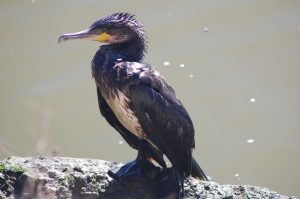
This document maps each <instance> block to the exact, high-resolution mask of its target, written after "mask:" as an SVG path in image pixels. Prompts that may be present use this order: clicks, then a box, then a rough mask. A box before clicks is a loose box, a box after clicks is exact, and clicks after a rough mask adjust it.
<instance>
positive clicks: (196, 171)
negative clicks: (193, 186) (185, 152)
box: [191, 158, 209, 181]
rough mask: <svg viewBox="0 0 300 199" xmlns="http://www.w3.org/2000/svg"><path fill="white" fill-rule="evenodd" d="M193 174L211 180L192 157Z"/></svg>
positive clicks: (195, 176)
mask: <svg viewBox="0 0 300 199" xmlns="http://www.w3.org/2000/svg"><path fill="white" fill-rule="evenodd" d="M191 176H192V177H194V178H198V179H200V180H204V181H209V179H208V177H207V176H206V175H205V173H204V171H203V170H202V169H201V167H200V166H199V165H198V163H197V162H196V160H195V159H194V158H192V172H191Z"/></svg>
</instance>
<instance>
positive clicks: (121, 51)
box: [106, 38, 146, 62]
mask: <svg viewBox="0 0 300 199" xmlns="http://www.w3.org/2000/svg"><path fill="white" fill-rule="evenodd" d="M106 48H108V49H109V50H110V51H111V52H112V53H113V54H115V55H120V57H121V58H122V59H123V61H134V62H140V61H141V60H142V59H143V57H144V52H145V50H146V44H145V42H144V41H143V40H142V39H140V38H134V39H132V40H130V41H127V42H124V43H118V44H110V45H107V46H106Z"/></svg>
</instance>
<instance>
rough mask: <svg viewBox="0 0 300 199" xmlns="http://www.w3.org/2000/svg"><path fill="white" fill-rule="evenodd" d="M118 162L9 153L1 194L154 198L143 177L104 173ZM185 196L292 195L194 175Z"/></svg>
mask: <svg viewBox="0 0 300 199" xmlns="http://www.w3.org/2000/svg"><path fill="white" fill-rule="evenodd" d="M120 166H122V165H121V164H120V163H116V162H108V161H103V160H94V159H79V158H62V157H26V158H22V157H10V158H8V159H5V160H3V161H0V198H11V199H13V198H18V199H29V198H30V199H37V198H43V199H44V198H45V199H47V198H49V199H50V198H58V199H65V198H72V199H79V198H82V199H96V198H105V199H110V198H111V199H118V198H122V199H129V198H137V199H138V198H141V199H142V198H143V199H148V198H155V196H154V193H153V189H152V187H151V184H150V183H149V182H148V181H147V180H146V179H143V178H142V177H131V178H129V177H128V178H126V179H122V180H121V181H115V180H113V179H112V178H110V177H109V176H108V175H107V171H108V170H110V169H111V168H113V167H114V168H115V167H120ZM184 191H185V198H201V199H206V198H214V199H250V198H261V199H264V198H266V199H267V198H268V199H269V198H272V199H292V198H293V197H287V196H283V195H280V194H278V193H276V192H274V191H270V190H269V189H266V188H261V187H255V186H248V185H220V184H218V183H215V182H204V181H199V180H197V179H194V178H189V179H187V180H186V181H185V190H184Z"/></svg>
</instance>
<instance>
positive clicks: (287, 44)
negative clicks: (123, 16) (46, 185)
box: [0, 0, 300, 196]
mask: <svg viewBox="0 0 300 199" xmlns="http://www.w3.org/2000/svg"><path fill="white" fill-rule="evenodd" d="M115 11H130V12H132V13H134V14H136V15H137V16H138V18H139V19H140V20H141V21H142V22H143V23H144V25H145V29H146V31H147V32H148V37H149V40H150V43H149V50H148V54H147V56H146V60H145V61H146V62H148V63H151V64H152V65H154V66H155V67H156V68H157V69H158V70H159V71H160V72H161V73H162V74H163V75H164V76H165V77H166V79H167V80H168V81H169V83H170V84H171V85H172V86H173V87H174V88H175V90H176V92H177V94H178V96H179V97H180V98H181V100H182V102H183V103H184V105H185V106H186V108H187V110H188V111H189V113H190V115H191V117H192V119H193V122H194V126H195V129H196V150H195V153H194V156H195V157H196V159H197V160H198V161H199V163H200V164H201V165H202V167H203V168H204V169H205V171H206V172H207V173H208V174H209V175H210V176H211V177H212V179H213V180H214V181H217V182H220V183H226V184H227V183H232V184H254V185H259V186H265V187H269V188H271V189H273V190H276V191H278V192H280V193H282V194H287V195H296V196H300V191H299V187H300V169H299V168H300V155H299V151H300V106H299V103H300V1H292V0H284V1H283V0H252V1H237V0H228V1H211V0H206V1H203V0H202V1H147V2H141V1H107V0H103V1H100V0H81V1H79V0H76V1H75V0H74V1H67V0H65V1H58V0H53V1H46V0H23V1H13V0H9V1H8V0H1V2H0V27H1V30H0V42H1V45H0V92H1V98H0V158H1V159H3V158H5V157H7V156H10V155H19V156H32V155H39V154H44V155H51V154H57V155H59V156H71V157H89V158H99V159H106V160H113V161H122V162H127V161H129V160H132V159H133V158H135V156H136V151H133V150H132V149H131V148H130V147H129V146H127V144H126V143H124V142H123V140H122V138H121V136H119V134H118V133H116V132H115V131H114V130H113V129H112V128H111V127H110V126H109V125H108V124H107V123H106V122H105V120H104V119H103V118H101V117H100V114H99V111H98V105H97V97H96V89H95V85H94V81H93V79H92V77H91V70H90V61H91V59H92V57H93V55H94V53H95V51H96V50H97V49H98V46H99V44H98V43H96V42H88V41H74V42H67V43H63V44H61V45H58V44H57V38H58V36H59V35H61V34H62V33H66V32H74V31H79V30H82V29H84V28H86V27H88V26H89V25H90V24H91V23H92V22H93V21H95V20H96V19H98V18H100V17H102V16H104V15H107V14H110V13H112V12H115Z"/></svg>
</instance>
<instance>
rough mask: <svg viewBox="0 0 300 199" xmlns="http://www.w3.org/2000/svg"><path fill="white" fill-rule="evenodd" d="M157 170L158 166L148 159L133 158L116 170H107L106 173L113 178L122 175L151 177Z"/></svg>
mask: <svg viewBox="0 0 300 199" xmlns="http://www.w3.org/2000/svg"><path fill="white" fill-rule="evenodd" d="M116 170H117V169H116ZM159 171H160V168H159V167H156V166H154V165H153V164H152V163H151V162H149V161H148V160H134V161H131V162H128V163H126V164H125V165H123V166H122V167H121V168H120V169H119V170H117V171H113V170H109V171H108V175H109V176H110V177H111V178H113V179H115V180H120V179H121V178H123V177H139V176H143V177H145V178H150V179H153V178H154V177H155V176H156V175H157V174H158V173H159Z"/></svg>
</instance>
